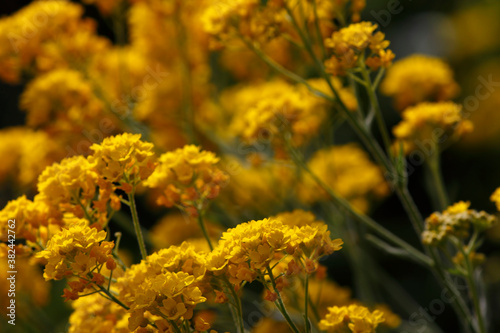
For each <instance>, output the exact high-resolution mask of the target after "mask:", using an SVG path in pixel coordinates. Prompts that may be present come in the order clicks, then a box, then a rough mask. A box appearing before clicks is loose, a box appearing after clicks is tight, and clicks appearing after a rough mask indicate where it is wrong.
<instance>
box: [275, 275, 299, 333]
mask: <svg viewBox="0 0 500 333" xmlns="http://www.w3.org/2000/svg"><path fill="white" fill-rule="evenodd" d="M267 273H268V274H269V279H270V280H271V285H272V286H273V289H274V292H276V294H277V295H278V300H276V301H275V302H274V304H275V305H276V307H277V308H278V310H279V311H280V312H281V314H282V315H283V317H285V320H286V321H287V323H288V326H290V328H291V329H292V331H294V332H295V333H300V331H299V329H298V328H297V326H295V323H294V322H293V320H292V318H290V315H289V314H288V312H287V311H286V307H285V304H284V303H283V299H282V298H281V294H280V292H279V290H278V288H277V287H276V281H275V280H274V276H273V271H272V270H271V268H270V267H269V265H268V266H267Z"/></svg>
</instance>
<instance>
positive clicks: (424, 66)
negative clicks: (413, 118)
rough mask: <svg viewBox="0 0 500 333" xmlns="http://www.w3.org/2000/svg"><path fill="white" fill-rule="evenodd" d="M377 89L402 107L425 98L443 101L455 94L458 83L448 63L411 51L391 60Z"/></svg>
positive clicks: (400, 108) (398, 106)
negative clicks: (398, 58) (411, 53)
mask: <svg viewBox="0 0 500 333" xmlns="http://www.w3.org/2000/svg"><path fill="white" fill-rule="evenodd" d="M380 89H381V90H382V92H383V93H384V94H385V95H388V96H392V97H393V98H394V102H395V105H396V108H397V109H398V110H403V109H405V108H406V107H408V106H410V105H414V104H417V103H421V102H425V101H431V102H432V101H446V100H449V99H451V98H453V97H455V96H456V95H457V93H458V89H459V87H458V84H457V83H456V82H455V80H454V79H453V72H452V70H451V68H450V66H449V65H448V64H446V63H445V62H444V61H442V60H441V59H439V58H435V57H430V56H425V55H420V54H415V55H412V56H410V57H407V58H404V59H401V60H399V61H397V62H395V63H394V65H393V66H391V67H390V68H389V69H388V70H387V74H386V76H385V79H384V81H382V84H381V86H380Z"/></svg>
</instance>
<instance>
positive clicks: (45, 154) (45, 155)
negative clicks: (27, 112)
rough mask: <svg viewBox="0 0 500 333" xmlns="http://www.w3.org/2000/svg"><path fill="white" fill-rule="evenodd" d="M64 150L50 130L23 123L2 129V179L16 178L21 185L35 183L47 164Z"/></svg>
mask: <svg viewBox="0 0 500 333" xmlns="http://www.w3.org/2000/svg"><path fill="white" fill-rule="evenodd" d="M63 154H64V152H63V151H62V149H61V147H60V146H59V145H58V143H57V142H56V141H55V140H53V139H52V138H51V137H50V136H49V135H48V134H47V133H45V132H42V131H34V130H31V129H29V128H24V127H11V128H6V129H3V130H1V131H0V156H2V163H1V165H0V183H3V182H5V181H7V179H8V180H9V181H12V180H14V181H15V182H17V183H18V184H20V185H21V186H30V187H34V186H35V181H36V179H37V178H38V176H39V175H40V173H41V172H42V171H43V169H45V167H47V166H48V165H50V164H52V163H54V162H55V161H56V160H59V158H61V157H62V156H63Z"/></svg>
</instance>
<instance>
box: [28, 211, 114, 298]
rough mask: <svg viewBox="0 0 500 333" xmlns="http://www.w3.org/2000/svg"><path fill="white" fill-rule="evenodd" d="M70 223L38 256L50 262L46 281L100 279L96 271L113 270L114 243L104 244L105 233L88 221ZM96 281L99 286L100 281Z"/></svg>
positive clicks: (78, 220)
mask: <svg viewBox="0 0 500 333" xmlns="http://www.w3.org/2000/svg"><path fill="white" fill-rule="evenodd" d="M67 223H68V226H67V228H64V229H62V230H61V231H60V232H59V233H57V234H55V235H54V236H53V237H52V238H51V239H50V240H49V242H48V243H47V247H46V249H45V250H43V251H41V252H39V253H37V254H36V255H35V257H36V258H44V259H45V260H46V261H47V264H46V265H45V270H44V274H43V276H44V278H45V280H47V281H48V280H61V279H62V278H64V277H71V276H77V277H81V278H82V279H89V278H90V279H92V278H96V280H97V278H98V275H97V274H98V273H96V272H94V270H95V269H96V268H98V270H100V267H102V266H103V265H104V264H106V266H107V267H108V269H111V268H112V267H114V266H115V265H116V264H115V262H114V259H113V257H112V256H111V250H112V249H113V246H114V243H113V242H106V241H104V239H105V238H106V232H105V231H102V230H101V231H98V230H97V229H96V228H91V227H89V226H88V221H87V220H84V219H78V218H72V219H71V220H70V221H68V222H67ZM96 282H97V283H99V281H98V280H97V281H96ZM102 282H104V281H102ZM75 297H76V298H77V297H78V295H77V294H76V295H75Z"/></svg>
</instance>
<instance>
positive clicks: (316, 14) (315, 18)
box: [312, 0, 326, 59]
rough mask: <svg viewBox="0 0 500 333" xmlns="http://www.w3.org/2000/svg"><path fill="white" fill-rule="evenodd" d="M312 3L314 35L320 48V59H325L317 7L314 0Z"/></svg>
mask: <svg viewBox="0 0 500 333" xmlns="http://www.w3.org/2000/svg"><path fill="white" fill-rule="evenodd" d="M312 3H313V12H314V27H315V29H316V35H317V36H318V42H319V45H320V47H321V55H322V58H323V59H325V58H326V51H325V45H324V44H323V35H322V34H321V28H320V26H319V16H318V5H317V3H316V0H313V1H312Z"/></svg>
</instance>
